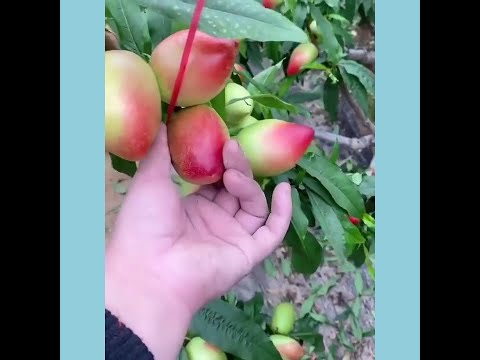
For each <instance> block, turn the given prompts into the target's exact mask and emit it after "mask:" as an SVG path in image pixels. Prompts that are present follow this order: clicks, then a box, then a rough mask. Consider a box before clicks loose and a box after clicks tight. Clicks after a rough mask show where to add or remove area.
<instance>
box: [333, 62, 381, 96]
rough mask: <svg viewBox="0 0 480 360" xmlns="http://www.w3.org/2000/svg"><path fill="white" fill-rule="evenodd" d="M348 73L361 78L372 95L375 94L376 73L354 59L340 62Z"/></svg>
mask: <svg viewBox="0 0 480 360" xmlns="http://www.w3.org/2000/svg"><path fill="white" fill-rule="evenodd" d="M339 65H340V66H341V67H342V68H343V69H344V70H345V71H346V72H347V73H349V74H351V75H354V76H356V77H357V78H358V80H360V82H361V83H362V85H363V86H364V88H365V90H367V92H368V93H369V94H370V95H372V96H373V95H375V74H374V73H373V72H372V71H370V70H369V69H367V68H366V67H365V66H363V65H362V64H360V63H358V62H356V61H353V60H345V59H344V60H342V61H340V64H339Z"/></svg>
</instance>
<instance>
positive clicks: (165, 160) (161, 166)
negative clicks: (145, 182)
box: [137, 122, 171, 180]
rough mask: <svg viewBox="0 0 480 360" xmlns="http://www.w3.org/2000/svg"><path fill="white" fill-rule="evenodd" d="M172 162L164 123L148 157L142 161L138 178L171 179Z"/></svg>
mask: <svg viewBox="0 0 480 360" xmlns="http://www.w3.org/2000/svg"><path fill="white" fill-rule="evenodd" d="M170 170H171V162H170V151H169V149H168V138H167V127H166V125H165V124H164V123H163V122H162V123H160V127H159V129H158V132H157V136H156V138H155V141H154V142H153V144H152V147H151V148H150V151H149V152H148V154H147V156H145V158H144V159H143V160H142V161H140V164H139V166H138V171H137V176H139V177H149V178H151V179H155V180H157V179H160V178H170Z"/></svg>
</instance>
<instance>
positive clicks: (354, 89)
mask: <svg viewBox="0 0 480 360" xmlns="http://www.w3.org/2000/svg"><path fill="white" fill-rule="evenodd" d="M340 73H341V74H342V79H343V81H344V82H345V85H347V88H348V90H350V91H351V93H352V95H353V97H354V98H355V100H356V101H357V102H358V104H359V105H360V108H361V109H362V111H363V113H364V115H365V116H367V117H368V116H369V104H368V93H367V90H366V89H365V87H364V86H363V85H362V83H361V82H360V80H359V79H358V78H357V77H356V76H354V75H352V74H349V73H347V72H346V71H345V69H344V68H343V67H340Z"/></svg>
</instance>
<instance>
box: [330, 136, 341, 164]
mask: <svg viewBox="0 0 480 360" xmlns="http://www.w3.org/2000/svg"><path fill="white" fill-rule="evenodd" d="M339 156H340V144H339V143H338V140H335V144H333V149H332V153H331V154H330V161H331V162H332V163H333V164H336V163H337V160H338V157H339Z"/></svg>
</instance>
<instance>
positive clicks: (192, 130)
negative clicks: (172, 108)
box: [167, 105, 230, 185]
mask: <svg viewBox="0 0 480 360" xmlns="http://www.w3.org/2000/svg"><path fill="white" fill-rule="evenodd" d="M167 134H168V146H169V148H170V155H171V158H172V164H173V167H174V168H175V171H176V172H177V173H178V175H179V176H180V177H181V178H182V179H183V180H185V181H187V182H189V183H191V184H196V185H207V184H212V183H214V182H217V181H218V180H220V179H221V178H222V176H223V172H224V171H225V168H224V165H223V146H224V144H225V142H226V141H227V140H228V139H229V138H230V134H229V132H228V128H227V125H226V124H225V123H224V122H223V120H222V118H221V117H220V116H219V115H218V113H217V112H216V111H215V110H214V109H213V108H211V107H209V106H207V105H197V106H192V107H188V108H185V109H182V110H180V111H178V112H176V113H174V114H173V116H172V118H171V120H170V121H168V122H167Z"/></svg>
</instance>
